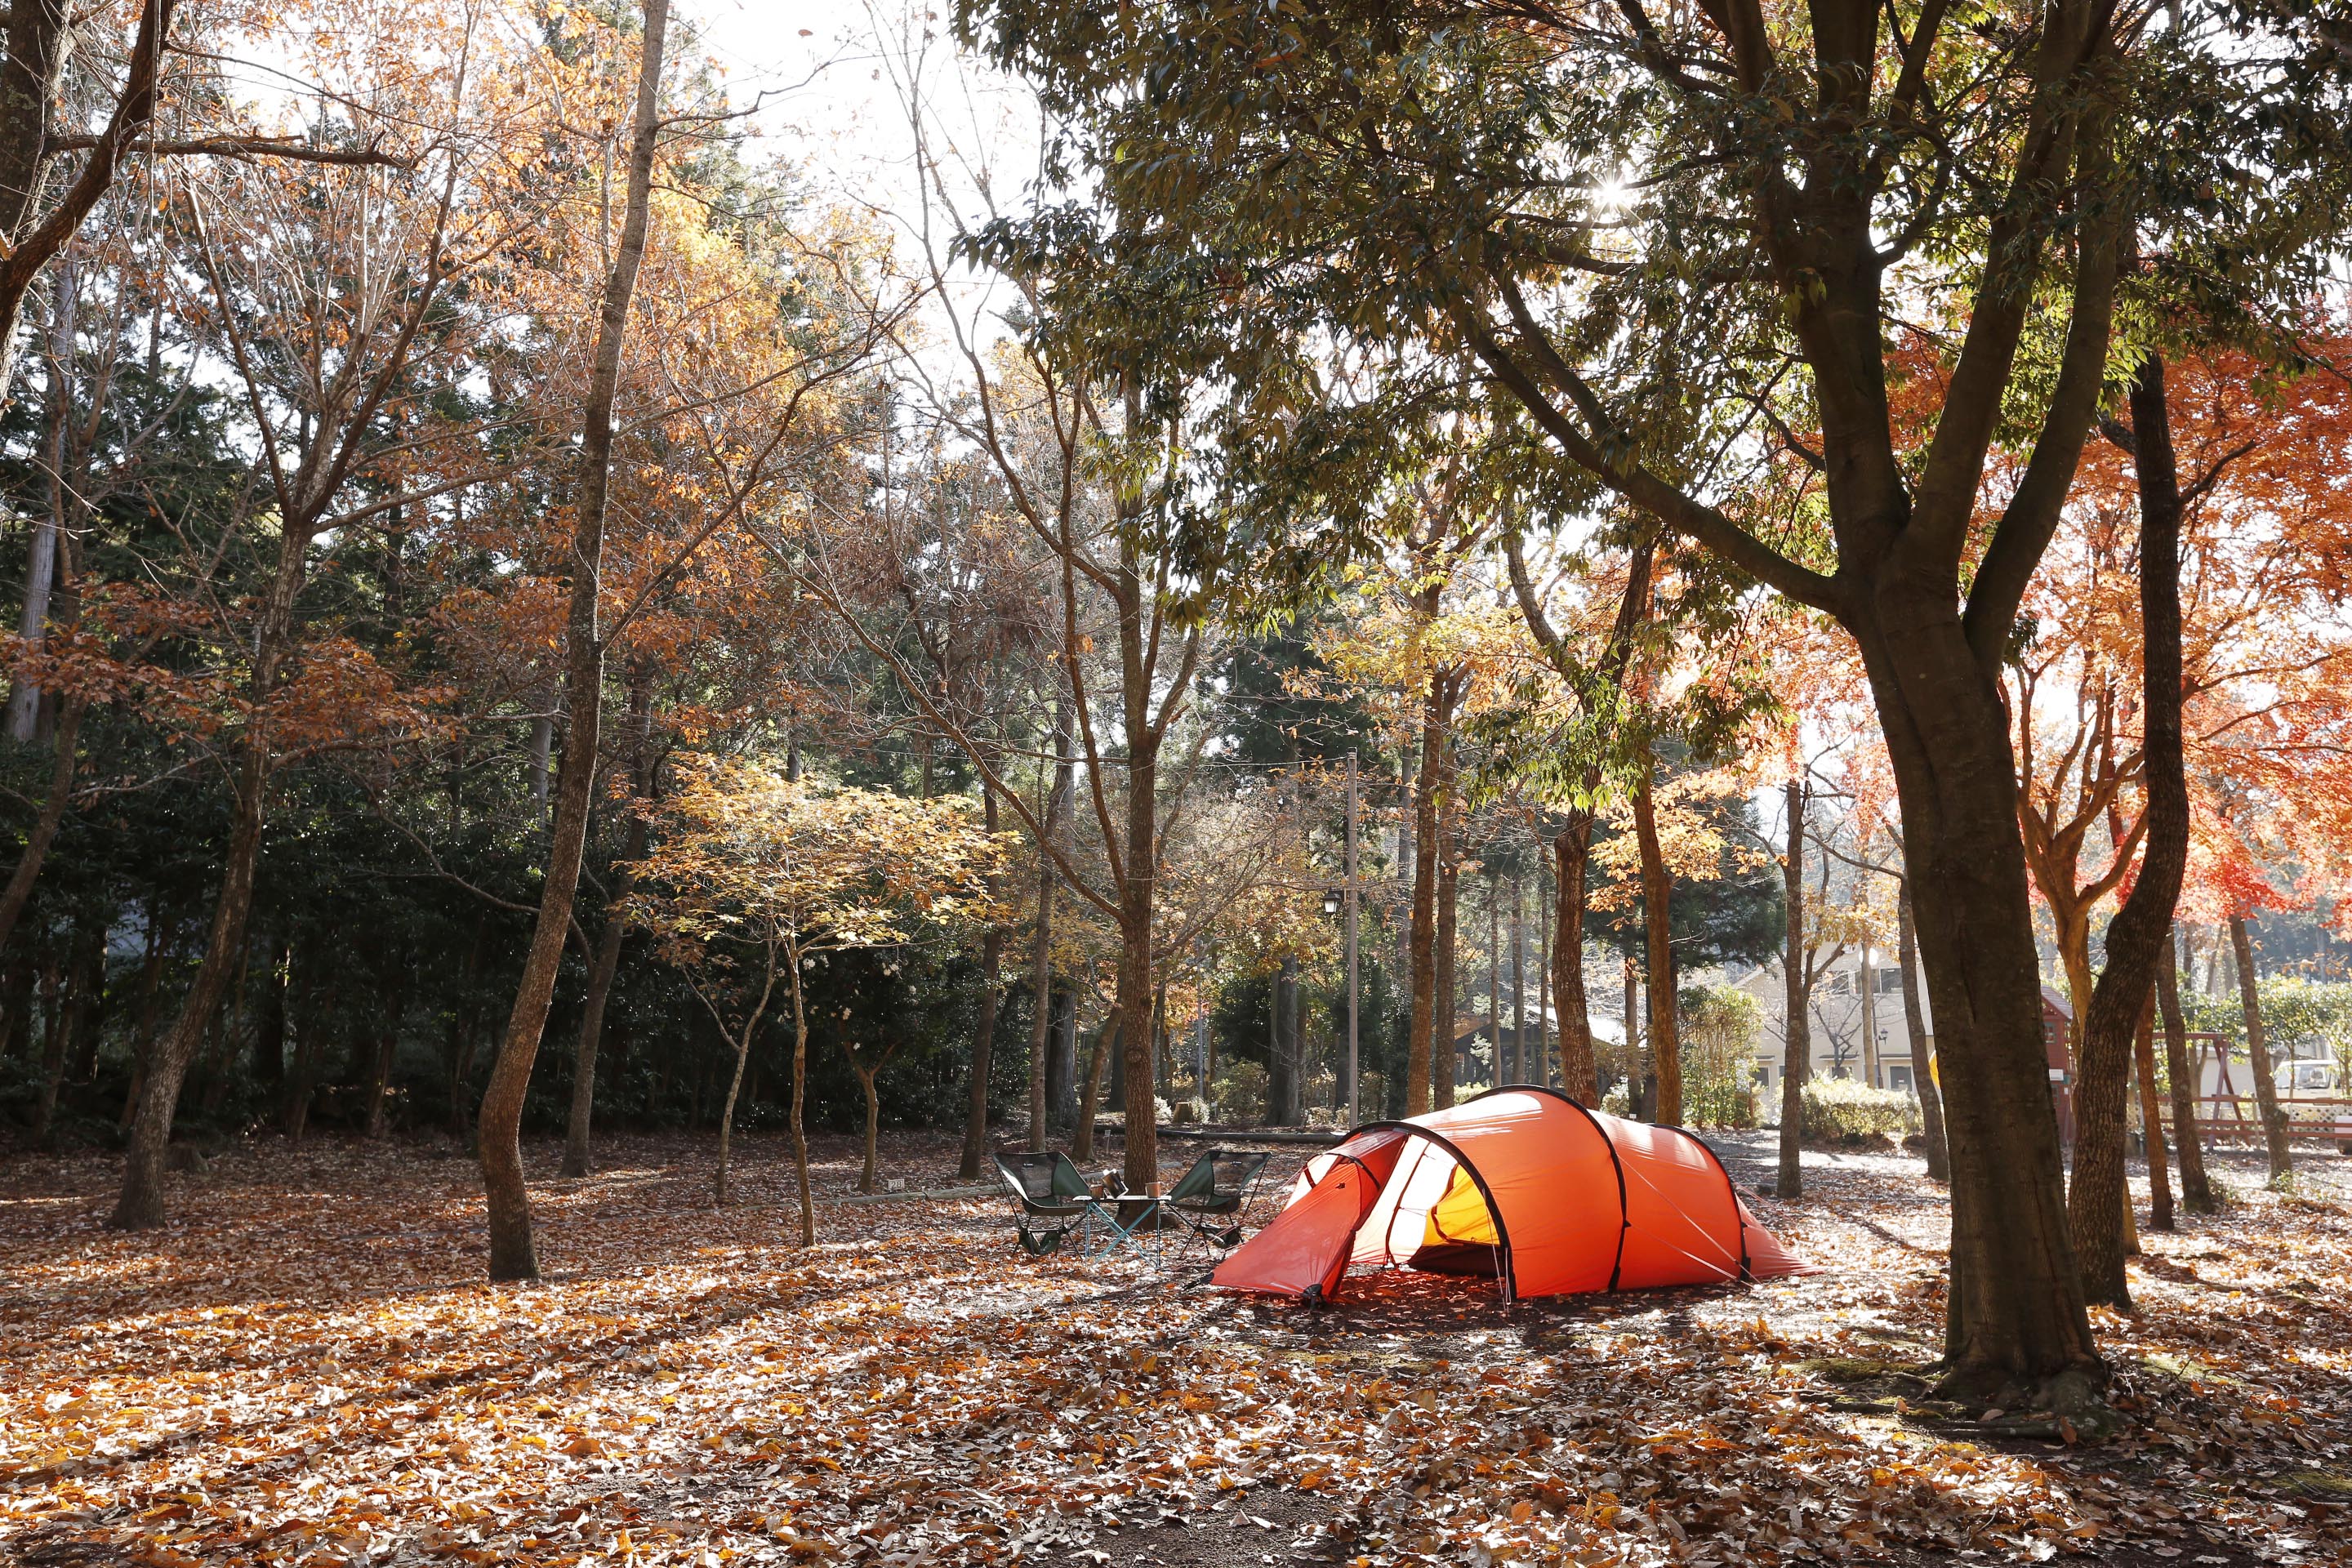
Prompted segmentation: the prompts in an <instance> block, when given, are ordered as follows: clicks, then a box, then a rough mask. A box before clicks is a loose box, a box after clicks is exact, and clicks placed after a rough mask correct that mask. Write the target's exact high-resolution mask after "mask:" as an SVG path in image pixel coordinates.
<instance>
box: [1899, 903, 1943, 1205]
mask: <svg viewBox="0 0 2352 1568" xmlns="http://www.w3.org/2000/svg"><path fill="white" fill-rule="evenodd" d="M1912 920H1913V916H1912V913H1911V889H1910V888H1909V887H1908V886H1907V885H1906V887H1905V888H1904V889H1903V893H1902V898H1901V901H1900V902H1898V903H1897V904H1896V905H1895V962H1896V963H1900V964H1901V965H1902V966H1903V1028H1904V1032H1905V1033H1906V1034H1907V1035H1909V1036H1910V1037H1911V1085H1912V1088H1913V1089H1916V1091H1917V1092H1918V1095H1919V1132H1920V1140H1921V1142H1924V1143H1926V1144H1927V1179H1928V1180H1929V1181H1931V1182H1948V1181H1950V1180H1951V1179H1952V1156H1951V1151H1950V1150H1949V1149H1948V1147H1947V1146H1946V1144H1945V1142H1944V1096H1943V1093H1942V1091H1941V1090H1940V1089H1937V1086H1936V1040H1935V1037H1934V1036H1932V1035H1930V1034H1928V1032H1927V1010H1926V1009H1925V1008H1923V1007H1921V1006H1920V1005H1919V936H1918V932H1917V931H1916V929H1915V928H1914V927H1913V925H1912Z"/></svg>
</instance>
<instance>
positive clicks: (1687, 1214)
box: [1213, 1088, 1814, 1301]
mask: <svg viewBox="0 0 2352 1568" xmlns="http://www.w3.org/2000/svg"><path fill="white" fill-rule="evenodd" d="M1353 1267H1366V1268H1381V1267H1386V1268H1418V1269H1423V1270H1428V1271H1433V1272H1436V1273H1444V1274H1491V1275H1493V1276H1495V1278H1496V1279H1497V1280H1498V1281H1499V1282H1500V1284H1501V1287H1502V1291H1503V1299H1504V1300H1514V1299H1516V1298H1517V1297H1520V1296H1566V1295H1573V1294H1575V1293H1577V1292H1579V1291H1585V1290H1638V1289H1648V1288H1651V1287H1655V1286H1662V1285H1707V1284H1713V1283H1716V1282H1717V1281H1718V1280H1726V1279H1770V1278H1772V1277H1774V1276H1776V1275H1782V1274H1810V1273H1812V1272H1814V1269H1813V1267H1812V1266H1811V1264H1807V1263H1804V1262H1801V1261H1800V1260H1799V1259H1798V1258H1796V1257H1794V1256H1793V1255H1792V1254H1790V1252H1789V1251H1788V1249H1787V1248H1785V1247H1782V1246H1781V1245H1780V1242H1778V1241H1777V1240H1775V1239H1773V1237H1772V1234H1771V1233H1770V1232H1769V1231H1768V1230H1766V1229H1765V1228H1764V1227H1763V1226H1760V1225H1758V1224H1757V1223H1756V1216H1755V1215H1752V1214H1749V1213H1748V1205H1746V1204H1744V1203H1742V1202H1741V1201H1740V1198H1739V1193H1738V1188H1736V1187H1735V1186H1733V1184H1732V1181H1731V1174H1730V1173H1729V1172H1727V1171H1726V1170H1725V1169H1724V1168H1723V1162H1722V1161H1720V1160H1718V1159H1717V1158H1716V1155H1715V1151H1714V1150H1712V1149H1710V1148H1708V1147H1707V1146H1706V1144H1705V1143H1703V1142H1700V1141H1699V1140H1698V1139H1697V1138H1696V1137H1695V1136H1693V1135H1692V1134H1691V1133H1688V1132H1685V1131H1683V1130H1682V1129H1681V1128H1679V1127H1658V1126H1653V1125H1651V1124H1650V1123H1648V1122H1644V1121H1622V1120H1620V1119H1619V1118H1617V1117H1614V1116H1604V1115H1601V1114H1599V1113H1598V1112H1595V1111H1591V1110H1586V1109H1585V1108H1584V1107H1583V1106H1581V1105H1579V1104H1578V1103H1577V1102H1576V1101H1575V1100H1570V1099H1569V1098H1568V1096H1566V1095H1564V1094H1561V1093H1559V1091H1557V1090H1555V1089H1526V1088H1513V1089H1493V1090H1490V1091H1488V1092H1487V1093H1486V1094H1482V1095H1480V1096H1479V1097H1478V1098H1477V1099H1475V1100H1468V1101H1465V1103H1463V1104H1461V1105H1456V1106H1453V1107H1450V1108H1448V1109H1446V1110H1433V1111H1431V1112H1429V1113H1428V1114H1427V1115H1425V1116H1416V1117H1413V1118H1412V1119H1411V1120H1410V1121H1374V1122H1370V1123H1368V1124H1366V1125H1365V1126H1362V1127H1359V1128H1358V1129H1356V1131H1353V1132H1351V1133H1349V1135H1348V1138H1347V1141H1346V1142H1343V1143H1341V1144H1340V1145H1339V1147H1337V1148H1336V1149H1332V1150H1330V1151H1328V1152H1326V1153H1322V1154H1318V1155H1317V1156H1316V1157H1315V1158H1314V1159H1312V1160H1310V1161H1308V1162H1307V1168H1306V1169H1305V1170H1303V1171H1301V1172H1300V1173H1298V1180H1297V1183H1296V1184H1294V1185H1293V1186H1292V1188H1291V1193H1290V1202H1289V1205H1288V1206H1286V1208H1285V1209H1284V1210H1283V1211H1282V1213H1281V1214H1279V1215H1276V1216H1275V1219H1274V1222H1273V1223H1272V1224H1270V1225H1268V1226H1266V1227H1265V1229H1264V1230H1262V1231H1260V1232H1258V1233H1257V1235H1255V1236H1254V1237H1251V1238H1250V1239H1249V1240H1248V1241H1247V1242H1246V1243H1244V1245H1243V1246H1241V1247H1237V1248H1235V1249H1234V1252H1233V1254H1232V1255H1231V1256H1230V1257H1228V1258H1226V1259H1225V1260H1224V1262H1223V1263H1222V1264H1220V1265H1218V1267H1217V1271H1216V1273H1215V1275H1214V1276H1213V1283H1215V1284H1218V1285H1222V1286H1224V1287H1226V1288H1227V1289H1234V1290H1254V1291H1260V1292H1264V1293H1265V1294H1269V1295H1277V1296H1297V1297H1302V1298H1305V1299H1307V1300H1319V1301H1330V1300H1334V1299H1336V1298H1337V1297H1338V1295H1339V1290H1340V1282H1341V1281H1342V1280H1343V1279H1346V1277H1347V1274H1348V1270H1349V1268H1353Z"/></svg>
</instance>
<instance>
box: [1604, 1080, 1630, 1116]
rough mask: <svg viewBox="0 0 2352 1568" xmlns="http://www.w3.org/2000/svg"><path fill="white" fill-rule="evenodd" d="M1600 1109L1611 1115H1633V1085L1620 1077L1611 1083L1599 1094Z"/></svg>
mask: <svg viewBox="0 0 2352 1568" xmlns="http://www.w3.org/2000/svg"><path fill="white" fill-rule="evenodd" d="M1601 1110H1604V1111H1606V1112H1608V1113H1609V1114H1610V1115H1612V1116H1631V1115H1633V1085H1632V1084H1631V1083H1630V1082H1628V1081H1627V1080H1626V1079H1622V1078H1621V1079H1618V1080H1617V1081H1616V1082H1615V1083H1612V1084H1611V1085H1610V1086H1609V1088H1608V1089H1607V1090H1606V1091H1605V1092H1604V1093H1602V1095H1601Z"/></svg>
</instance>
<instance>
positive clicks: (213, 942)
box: [107, 551, 299, 1230]
mask: <svg viewBox="0 0 2352 1568" xmlns="http://www.w3.org/2000/svg"><path fill="white" fill-rule="evenodd" d="M289 552H290V551H289ZM297 581H299V552H297V567H296V570H295V571H294V572H293V573H290V574H289V571H288V569H287V563H286V561H285V558H284V556H283V555H281V558H280V562H279V571H278V583H277V584H276V585H275V586H274V587H273V590H272V598H273V603H272V605H271V612H272V620H273V621H274V622H275V624H276V625H277V626H280V627H282V626H284V625H285V624H286V622H285V620H284V618H283V616H282V614H281V613H280V612H281V606H282V610H283V612H290V611H291V608H292V605H293V597H294V595H293V589H294V584H295V583H296V582H297ZM280 640H281V639H280V637H278V636H276V635H272V633H271V632H270V631H269V630H268V629H267V627H265V630H264V632H263V637H262V646H261V650H260V652H259V654H258V655H257V658H256V660H255V668H254V685H255V687H256V689H257V690H259V691H261V692H264V693H266V692H268V691H269V690H270V689H273V688H274V687H275V686H276V684H277V665H278V656H279V653H280V648H279V646H278V645H279V642H280ZM248 722H249V723H250V724H251V725H252V726H253V732H252V733H250V734H248V736H247V742H246V746H245V756H244V758H243V760H242V762H241V763H239V765H238V772H237V782H236V808H235V813H234V816H233V817H232V819H231V826H230V828H229V841H228V852H227V855H226V859H225V862H224V864H223V867H222V871H221V882H220V891H219V893H218V895H217V896H216V897H215V900H214V904H213V920H212V930H211V931H210V932H209V934H208V935H207V936H206V938H205V955H204V958H203V960H202V961H201V962H200V963H198V964H197V966H196V974H195V978H194V980H193V981H192V982H190V983H189V986H188V994H187V996H186V997H185V998H184V1000H183V1001H182V1003H181V1005H180V1013H179V1016H178V1017H177V1018H176V1019H174V1020H173V1025H172V1028H171V1032H170V1033H169V1034H167V1035H165V1036H164V1037H163V1040H162V1042H161V1043H160V1044H158V1045H157V1047H155V1049H154V1050H153V1051H152V1052H151V1053H150V1060H149V1062H148V1066H147V1075H146V1077H145V1079H143V1080H142V1083H141V1084H140V1089H139V1107H138V1109H137V1110H135V1111H133V1112H132V1113H131V1132H130V1137H129V1140H128V1144H127V1147H126V1149H125V1151H124V1156H123V1162H122V1190H121V1194H120V1195H119V1196H118V1197H117V1198H116V1200H115V1205H114V1212H113V1214H112V1215H110V1216H108V1219H107V1224H108V1226H110V1227H111V1228H113V1229H115V1230H145V1229H150V1228H152V1227H153V1226H159V1225H162V1224H163V1156H164V1152H165V1150H166V1148H167V1147H168V1146H169V1144H170V1143H171V1141H172V1119H173V1116H174V1114H175V1113H176V1112H177V1111H178V1110H179V1104H180V1086H181V1084H182V1083H183V1082H184V1080H185V1079H186V1078H187V1073H188V1067H189V1064H190V1063H192V1062H194V1060H195V1057H196V1048H197V1047H199V1046H200V1045H202V1044H203V1043H204V1037H205V1028H206V1026H208V1025H209V1024H210V1023H211V1021H212V1016H213V1014H214V1013H215V1011H216V1010H217V1009H218V1008H219V1006H220V1003H221V997H222V996H223V995H224V994H226V992H227V990H228V983H229V980H230V978H231V976H232V973H233V971H234V970H235V968H236V961H237V957H238V955H239V954H240V953H241V952H243V951H244V948H245V921H246V917H247V914H248V913H250V912H251V910H252V907H253V872H254V866H255V863H256V862H257V860H258V858H260V850H261V823H262V806H263V802H264V798H265V796H266V795H267V793H268V773H269V762H268V752H269V742H268V736H267V734H266V733H265V732H263V731H264V726H265V719H264V714H263V710H262V706H261V704H258V703H257V704H256V707H255V710H254V714H253V717H252V719H251V720H250V721H248Z"/></svg>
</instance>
